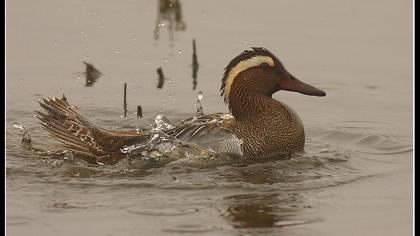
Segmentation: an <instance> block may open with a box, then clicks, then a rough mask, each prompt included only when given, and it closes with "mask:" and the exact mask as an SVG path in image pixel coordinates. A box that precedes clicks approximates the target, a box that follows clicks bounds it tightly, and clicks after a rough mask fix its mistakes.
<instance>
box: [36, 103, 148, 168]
mask: <svg viewBox="0 0 420 236" xmlns="http://www.w3.org/2000/svg"><path fill="white" fill-rule="evenodd" d="M39 104H40V106H41V107H42V108H43V109H44V112H41V111H35V112H36V117H37V118H38V119H39V120H40V121H41V125H42V127H43V128H44V129H45V130H46V131H48V132H49V133H50V134H51V135H52V136H53V137H54V138H55V139H57V140H58V141H60V142H62V143H63V144H64V146H65V148H66V149H68V150H70V151H72V152H73V153H74V154H76V155H78V156H81V157H84V159H87V160H88V161H90V162H97V161H98V158H101V160H104V158H103V157H106V156H108V157H110V158H111V159H112V160H114V161H118V160H120V159H121V158H123V156H124V154H123V153H122V152H121V149H122V148H123V147H124V146H127V145H132V144H135V143H140V142H145V141H147V139H148V135H147V134H145V133H143V132H137V131H123V132H119V131H110V130H106V129H103V128H100V127H99V126H97V125H96V124H94V123H93V122H91V121H89V120H88V119H87V118H86V117H85V116H84V115H83V114H82V113H81V112H80V111H79V110H78V109H77V108H75V107H74V106H72V105H70V104H69V103H68V102H67V101H65V100H63V99H59V98H52V99H50V98H46V99H42V100H41V101H39Z"/></svg>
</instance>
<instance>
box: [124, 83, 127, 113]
mask: <svg viewBox="0 0 420 236" xmlns="http://www.w3.org/2000/svg"><path fill="white" fill-rule="evenodd" d="M125 117H127V83H124V118H125Z"/></svg>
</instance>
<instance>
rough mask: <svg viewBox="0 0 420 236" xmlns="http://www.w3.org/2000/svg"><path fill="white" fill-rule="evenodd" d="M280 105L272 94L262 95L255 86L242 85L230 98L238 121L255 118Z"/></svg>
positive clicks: (230, 104)
mask: <svg viewBox="0 0 420 236" xmlns="http://www.w3.org/2000/svg"><path fill="white" fill-rule="evenodd" d="M254 81H255V80H254ZM280 104H281V103H280V102H279V101H277V100H275V99H273V98H272V97H271V94H264V93H262V92H261V91H260V90H259V86H258V85H255V84H252V85H251V84H247V83H241V84H240V85H238V86H237V87H236V88H235V89H233V90H232V91H231V94H230V96H229V108H230V111H231V112H232V115H233V116H234V117H235V119H237V120H249V119H252V118H255V117H257V116H258V114H261V113H263V112H264V113H265V112H266V111H269V110H272V109H273V108H274V107H276V106H279V105H280Z"/></svg>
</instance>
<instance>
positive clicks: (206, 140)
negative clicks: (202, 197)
mask: <svg viewBox="0 0 420 236" xmlns="http://www.w3.org/2000/svg"><path fill="white" fill-rule="evenodd" d="M220 90H221V96H223V98H224V101H225V103H226V104H227V105H228V107H229V111H230V113H213V114H208V115H204V116H201V117H193V118H189V119H186V120H183V121H181V122H180V123H179V124H178V125H175V127H174V128H171V129H168V130H166V131H164V132H165V133H166V134H167V135H171V136H173V137H175V138H177V139H179V140H181V141H185V142H190V143H195V144H199V145H200V146H204V147H207V148H210V149H212V150H214V151H216V152H219V153H233V154H238V155H240V156H242V157H245V158H250V159H255V158H273V157H274V158H276V157H281V158H284V156H290V155H291V154H293V153H296V152H301V151H303V149H304V144H305V132H304V128H303V124H302V121H301V120H300V118H299V116H298V115H297V114H296V113H295V112H294V111H293V110H292V109H291V108H290V107H288V106H287V105H286V104H284V103H282V102H280V101H278V100H276V99H274V98H272V95H273V94H274V93H275V92H277V91H279V90H287V91H294V92H299V93H302V94H306V95H311V96H325V95H326V94H325V92H324V91H322V90H320V89H317V88H315V87H312V86H310V85H308V84H305V83H303V82H301V81H299V80H298V79H296V78H295V77H294V76H293V75H291V74H290V73H289V72H288V71H287V70H286V69H285V67H284V66H283V64H282V63H281V62H280V60H279V59H278V58H277V57H276V56H274V55H273V54H272V53H271V52H269V51H268V50H266V49H265V48H252V50H245V51H244V52H243V53H241V54H240V55H238V56H237V57H235V58H234V59H233V60H232V61H231V62H230V63H229V64H228V65H227V67H226V68H225V72H224V75H223V79H222V86H221V89H220ZM40 105H41V107H42V108H44V110H45V111H46V112H44V113H42V112H39V111H37V114H38V115H37V117H38V118H39V119H40V120H41V125H42V126H43V127H44V128H45V129H46V130H47V131H48V132H49V133H50V134H51V135H52V136H54V137H55V138H56V139H57V140H59V141H61V142H62V143H64V145H65V147H66V148H67V149H68V150H70V151H72V152H73V153H74V154H76V155H79V156H82V157H85V159H87V160H91V161H92V162H95V161H96V160H98V158H101V157H112V158H111V159H112V160H113V161H109V163H111V164H112V163H115V162H117V161H118V160H120V159H122V158H124V157H125V156H126V154H125V153H124V152H123V151H122V149H123V148H124V147H127V146H130V145H135V144H138V143H142V142H147V141H148V140H149V138H150V136H151V134H152V132H151V131H142V132H138V131H128V132H127V131H111V130H106V129H103V128H101V127H98V126H97V125H95V124H94V123H92V122H91V121H89V120H88V119H87V118H86V117H85V116H84V115H83V114H81V113H80V111H78V110H77V109H76V108H75V107H73V106H71V105H70V104H69V103H68V102H67V101H65V100H63V99H58V98H52V99H43V100H42V102H40Z"/></svg>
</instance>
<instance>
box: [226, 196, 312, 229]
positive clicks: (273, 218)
mask: <svg viewBox="0 0 420 236" xmlns="http://www.w3.org/2000/svg"><path fill="white" fill-rule="evenodd" d="M224 200H226V201H227V203H228V207H227V209H226V212H225V214H224V217H225V218H226V219H227V220H228V221H229V222H230V223H231V225H232V226H233V227H235V228H272V227H285V226H290V225H296V224H304V223H308V221H307V220H302V219H298V213H299V212H300V211H301V210H302V208H303V206H302V205H303V203H302V199H301V196H300V195H298V194H297V193H288V194H284V195H283V194H282V195H280V194H259V193H255V194H243V195H232V196H229V197H226V198H225V199H224Z"/></svg>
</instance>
